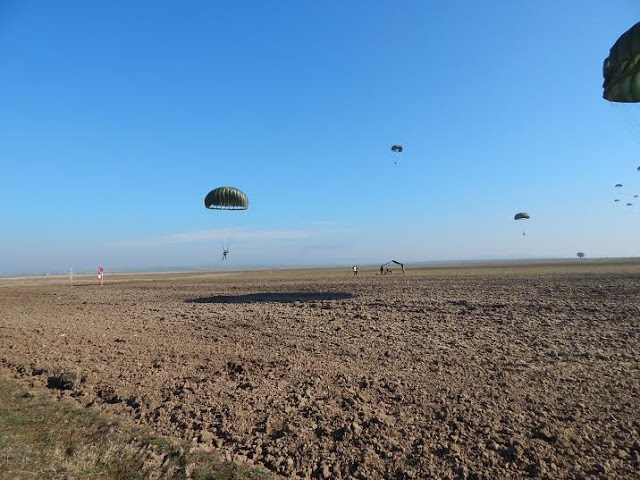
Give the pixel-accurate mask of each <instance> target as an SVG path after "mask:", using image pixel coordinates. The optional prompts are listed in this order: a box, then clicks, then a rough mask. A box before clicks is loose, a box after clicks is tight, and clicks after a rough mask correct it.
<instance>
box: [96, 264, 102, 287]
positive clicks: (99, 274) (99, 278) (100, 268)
mask: <svg viewBox="0 0 640 480" xmlns="http://www.w3.org/2000/svg"><path fill="white" fill-rule="evenodd" d="M96 281H97V282H100V286H101V287H102V286H103V285H104V268H102V266H100V267H99V268H98V278H97V279H96Z"/></svg>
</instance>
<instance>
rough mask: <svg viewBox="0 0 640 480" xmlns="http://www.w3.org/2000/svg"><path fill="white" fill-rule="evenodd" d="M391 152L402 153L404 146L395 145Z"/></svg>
mask: <svg viewBox="0 0 640 480" xmlns="http://www.w3.org/2000/svg"><path fill="white" fill-rule="evenodd" d="M391 151H392V152H396V153H402V145H394V146H393V147H391Z"/></svg>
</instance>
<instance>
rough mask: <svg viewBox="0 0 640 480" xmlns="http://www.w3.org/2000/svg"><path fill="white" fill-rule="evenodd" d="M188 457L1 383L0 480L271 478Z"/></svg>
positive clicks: (182, 449) (180, 447)
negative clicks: (40, 479) (1, 479)
mask: <svg viewBox="0 0 640 480" xmlns="http://www.w3.org/2000/svg"><path fill="white" fill-rule="evenodd" d="M187 452H188V445H186V444H176V443H173V444H172V443H171V442H169V441H168V440H166V439H164V438H161V437H157V436H154V435H151V434H149V433H147V432H144V431H142V430H141V429H137V428H133V427H130V426H127V425H123V424H122V423H119V422H115V421H113V420H110V419H108V418H106V417H104V416H102V415H101V414H99V413H98V412H96V411H94V410H90V409H83V408H79V407H76V406H73V405H70V404H66V403H64V402H60V401H57V400H55V399H53V398H50V397H47V396H36V395H33V394H31V393H29V392H27V391H25V390H24V389H22V388H21V387H19V386H18V385H17V384H16V383H15V382H12V381H8V380H5V379H2V378H0V478H11V479H22V478H24V479H26V478H29V479H34V478H47V479H67V478H74V479H94V478H95V479H105V480H108V479H130V480H137V479H140V480H142V479H144V478H149V477H155V478H158V477H162V478H175V479H182V478H185V479H186V478H197V479H199V480H253V479H261V480H264V479H266V478H275V476H273V475H271V474H269V473H268V472H266V471H264V470H261V469H255V468H250V467H245V466H241V465H236V464H233V463H225V462H222V461H220V460H219V459H218V458H217V457H216V456H214V455H212V454H206V453H204V452H197V453H193V454H192V453H187ZM187 472H189V475H188V474H187Z"/></svg>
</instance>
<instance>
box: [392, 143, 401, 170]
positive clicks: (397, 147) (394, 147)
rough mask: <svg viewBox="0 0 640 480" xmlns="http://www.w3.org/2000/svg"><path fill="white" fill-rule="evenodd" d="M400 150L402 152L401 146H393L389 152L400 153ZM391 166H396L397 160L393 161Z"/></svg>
mask: <svg viewBox="0 0 640 480" xmlns="http://www.w3.org/2000/svg"><path fill="white" fill-rule="evenodd" d="M402 150H403V148H402V145H393V146H392V147H391V151H392V152H393V153H402ZM393 164H394V165H397V164H398V161H397V160H394V161H393Z"/></svg>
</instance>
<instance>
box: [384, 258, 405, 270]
mask: <svg viewBox="0 0 640 480" xmlns="http://www.w3.org/2000/svg"><path fill="white" fill-rule="evenodd" d="M390 263H395V264H396V265H400V268H401V269H402V273H405V271H404V263H400V262H398V261H397V260H389V261H388V262H387V263H385V264H383V265H382V266H380V269H383V268H384V267H386V266H387V265H389V264H390Z"/></svg>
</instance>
